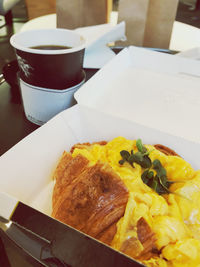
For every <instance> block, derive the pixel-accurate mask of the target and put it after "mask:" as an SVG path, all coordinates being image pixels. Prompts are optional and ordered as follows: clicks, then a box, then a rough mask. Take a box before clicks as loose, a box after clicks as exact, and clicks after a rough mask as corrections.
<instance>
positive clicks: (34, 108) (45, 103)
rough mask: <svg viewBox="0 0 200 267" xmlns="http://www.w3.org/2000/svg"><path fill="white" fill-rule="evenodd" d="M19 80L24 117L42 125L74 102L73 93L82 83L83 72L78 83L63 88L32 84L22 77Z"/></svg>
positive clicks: (83, 80)
mask: <svg viewBox="0 0 200 267" xmlns="http://www.w3.org/2000/svg"><path fill="white" fill-rule="evenodd" d="M19 82H20V89H21V96H22V101H23V106H24V112H25V115H26V118H27V119H28V120H29V121H31V122H33V123H35V124H37V125H43V124H44V123H46V122H47V121H48V120H50V119H51V118H53V117H54V116H55V115H56V114H58V113H59V112H61V111H63V110H65V109H67V108H69V107H71V106H73V105H74V104H75V103H76V101H75V99H74V93H75V92H76V91H77V90H78V89H79V88H80V87H81V86H82V85H83V84H84V82H85V73H84V78H83V79H82V81H81V82H80V83H79V84H77V85H75V86H73V87H70V88H67V89H65V90H56V89H49V88H42V87H37V86H33V85H30V84H27V83H26V82H24V81H23V80H22V79H19Z"/></svg>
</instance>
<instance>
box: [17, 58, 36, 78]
mask: <svg viewBox="0 0 200 267" xmlns="http://www.w3.org/2000/svg"><path fill="white" fill-rule="evenodd" d="M17 61H18V65H19V67H20V69H21V70H22V71H23V73H24V75H25V76H26V77H27V78H28V77H29V76H30V75H31V70H33V69H34V68H33V67H31V66H30V65H29V64H28V63H27V61H26V60H25V59H23V58H22V57H20V56H19V55H17Z"/></svg>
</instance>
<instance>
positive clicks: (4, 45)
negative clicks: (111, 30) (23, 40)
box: [0, 0, 200, 73]
mask: <svg viewBox="0 0 200 267" xmlns="http://www.w3.org/2000/svg"><path fill="white" fill-rule="evenodd" d="M1 1H4V0H0V5H1ZM10 1H16V4H15V5H14V6H13V7H12V8H11V10H9V12H8V13H7V14H3V15H1V14H0V73H1V70H2V68H3V66H4V65H5V64H6V63H7V62H9V61H10V60H12V59H14V58H15V55H14V51H13V49H12V48H11V46H10V44H9V39H10V36H11V35H12V34H13V33H15V32H17V31H19V30H20V28H21V27H22V26H23V24H24V23H26V22H27V21H29V20H32V19H34V18H37V17H40V16H43V15H47V14H52V13H56V0H34V1H33V0H10ZM111 1H113V7H112V9H113V10H114V11H115V10H117V7H118V0H111ZM176 20H177V21H179V22H183V23H186V24H189V25H192V26H195V27H197V28H200V0H179V5H178V10H177V15H176Z"/></svg>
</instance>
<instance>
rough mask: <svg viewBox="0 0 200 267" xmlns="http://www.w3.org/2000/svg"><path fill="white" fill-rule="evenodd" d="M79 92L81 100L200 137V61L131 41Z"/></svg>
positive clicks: (192, 137)
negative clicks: (199, 122)
mask: <svg viewBox="0 0 200 267" xmlns="http://www.w3.org/2000/svg"><path fill="white" fill-rule="evenodd" d="M75 98H76V100H77V102H78V103H79V104H80V105H84V106H88V107H90V108H93V109H96V110H100V111H103V112H105V113H108V114H112V115H117V116H119V117H121V118H125V119H128V120H131V121H135V122H138V123H141V124H143V125H146V126H149V127H153V128H156V129H158V130H161V131H164V132H167V133H170V134H173V135H176V136H182V137H184V138H187V139H189V140H193V141H198V142H200V127H199V126H198V119H199V114H200V62H199V61H197V60H192V59H188V58H182V57H178V56H175V55H170V54H164V53H160V52H156V51H151V50H147V49H144V48H137V47H129V48H125V49H124V50H123V51H122V52H120V53H119V54H118V55H117V56H116V57H115V58H114V59H113V60H111V61H110V62H109V63H108V64H107V65H106V66H105V67H103V68H102V69H101V70H100V71H98V72H97V73H96V74H95V75H94V76H93V77H92V78H91V79H90V80H89V81H88V82H87V83H85V84H84V85H83V86H82V87H81V89H79V91H77V92H76V93H75Z"/></svg>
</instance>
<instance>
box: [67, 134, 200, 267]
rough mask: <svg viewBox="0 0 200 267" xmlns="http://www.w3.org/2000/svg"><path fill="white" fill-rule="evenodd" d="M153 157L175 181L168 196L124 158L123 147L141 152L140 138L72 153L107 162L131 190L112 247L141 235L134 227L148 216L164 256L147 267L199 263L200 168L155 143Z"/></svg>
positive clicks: (151, 156) (92, 162)
mask: <svg viewBox="0 0 200 267" xmlns="http://www.w3.org/2000/svg"><path fill="white" fill-rule="evenodd" d="M145 147H146V149H147V150H148V151H151V152H150V154H149V157H150V159H151V160H152V161H153V160H155V159H159V160H160V162H161V163H162V166H163V167H164V168H165V170H166V172H167V178H168V180H170V181H174V182H175V183H174V184H172V185H171V187H170V192H171V193H169V194H165V195H159V194H158V193H156V192H155V191H154V190H153V189H151V188H150V187H149V186H147V185H146V184H145V183H144V182H143V181H142V179H141V175H142V172H143V171H144V170H143V169H142V167H141V166H140V165H138V164H134V168H133V167H132V166H131V165H130V164H128V162H125V163H124V164H123V165H120V164H119V161H120V160H121V155H120V151H122V150H127V151H131V150H133V151H134V152H136V151H137V147H136V140H127V139H125V138H123V137H117V138H115V139H113V140H112V141H110V142H108V143H107V144H106V145H103V146H101V145H99V144H94V145H92V146H85V147H83V148H81V149H79V148H76V149H75V150H74V151H73V154H72V156H76V155H77V154H82V155H83V156H85V157H87V158H88V159H89V160H90V162H91V164H95V163H96V162H97V161H99V160H100V161H102V162H107V163H109V164H110V166H111V167H112V168H113V169H114V170H115V172H116V173H117V174H118V175H119V176H120V177H121V179H122V180H123V182H124V183H125V185H126V187H127V188H128V190H129V200H128V203H127V206H126V211H125V214H124V216H123V217H122V218H121V219H120V220H119V222H118V223H117V233H116V235H115V237H114V239H113V241H112V247H114V248H115V249H118V250H120V247H121V246H122V244H123V242H124V241H125V240H127V239H128V238H130V237H136V236H137V233H136V229H135V226H136V224H137V221H138V220H139V219H140V218H141V217H143V218H144V219H145V220H146V222H147V223H148V224H149V226H150V227H151V229H152V230H153V232H154V233H155V236H156V247H157V250H158V251H159V253H160V254H159V255H158V256H155V257H153V258H151V259H149V260H144V261H143V263H144V264H145V265H147V266H176V267H178V266H189V265H190V266H200V253H199V252H200V171H195V170H194V169H193V168H192V167H191V165H190V164H189V163H187V162H186V161H184V160H183V159H182V158H180V157H177V156H167V155H165V154H163V153H162V152H160V151H159V150H156V149H155V148H154V147H153V146H151V145H145Z"/></svg>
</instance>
